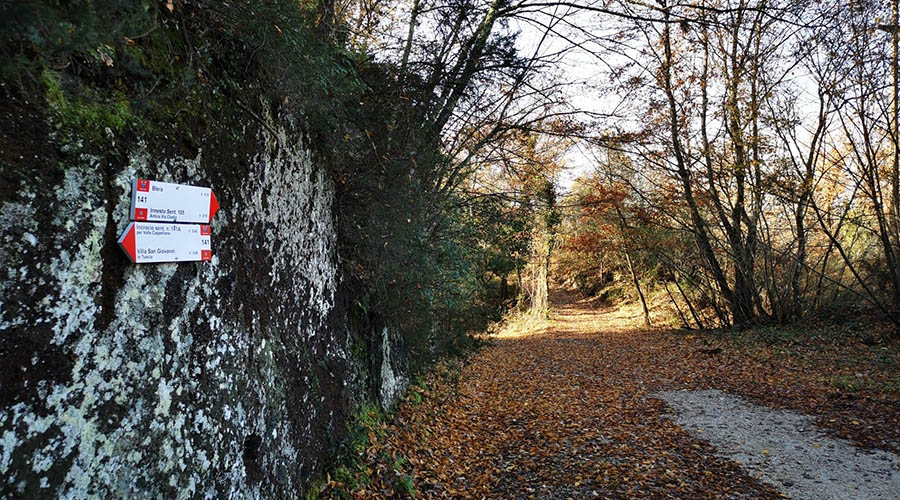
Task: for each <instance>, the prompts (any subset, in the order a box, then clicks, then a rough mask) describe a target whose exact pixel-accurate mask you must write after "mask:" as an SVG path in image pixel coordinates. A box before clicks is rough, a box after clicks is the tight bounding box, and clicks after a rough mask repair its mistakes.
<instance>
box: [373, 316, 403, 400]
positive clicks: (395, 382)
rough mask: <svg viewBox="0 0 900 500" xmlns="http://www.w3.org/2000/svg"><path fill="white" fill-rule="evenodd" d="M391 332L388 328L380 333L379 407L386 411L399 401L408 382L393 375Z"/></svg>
mask: <svg viewBox="0 0 900 500" xmlns="http://www.w3.org/2000/svg"><path fill="white" fill-rule="evenodd" d="M390 335H391V332H390V330H389V329H388V328H384V329H382V331H381V386H380V394H379V395H380V396H381V405H382V407H383V408H385V409H387V408H390V407H392V406H394V404H395V403H396V402H397V400H398V399H400V396H401V395H403V391H405V390H406V386H407V385H409V380H408V379H407V378H406V377H405V376H403V375H400V374H397V373H395V371H394V367H393V366H392V365H391V341H390Z"/></svg>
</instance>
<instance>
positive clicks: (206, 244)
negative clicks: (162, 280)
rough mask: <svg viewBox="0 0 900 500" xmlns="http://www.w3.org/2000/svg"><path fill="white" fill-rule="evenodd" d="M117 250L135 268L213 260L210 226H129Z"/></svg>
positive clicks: (156, 224) (138, 223) (145, 224)
mask: <svg viewBox="0 0 900 500" xmlns="http://www.w3.org/2000/svg"><path fill="white" fill-rule="evenodd" d="M119 246H121V247H122V250H124V251H125V253H126V254H128V258H130V259H131V262H134V263H135V264H149V263H157V262H190V261H198V260H210V259H212V236H211V234H210V230H209V226H207V225H201V224H171V223H165V222H132V223H131V224H128V227H126V228H125V232H124V233H122V236H120V237H119Z"/></svg>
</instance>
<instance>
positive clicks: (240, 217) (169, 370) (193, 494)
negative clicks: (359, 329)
mask: <svg viewBox="0 0 900 500" xmlns="http://www.w3.org/2000/svg"><path fill="white" fill-rule="evenodd" d="M47 109H48V108H47V106H46V105H42V104H35V103H28V102H26V101H25V100H24V99H22V98H13V99H8V100H7V103H6V104H5V105H3V116H2V117H0V122H2V127H3V130H2V140H3V142H2V148H0V149H2V169H3V170H2V176H0V187H2V191H3V192H2V195H0V239H2V243H0V270H2V272H3V273H5V275H4V276H3V278H2V281H0V497H2V498H298V497H300V496H301V495H302V494H303V492H304V491H305V489H306V488H307V487H308V485H309V484H310V482H311V481H312V479H314V477H315V476H316V475H317V474H319V473H320V472H321V471H322V469H323V466H324V465H326V462H327V461H328V460H329V457H331V456H332V455H333V453H334V451H335V449H336V447H337V443H338V441H339V440H340V439H341V438H342V437H343V435H344V433H345V428H346V427H345V423H346V421H347V418H348V416H349V415H350V413H351V412H352V408H353V406H354V405H355V404H358V403H360V402H361V401H363V400H365V399H367V398H368V395H369V394H370V393H371V389H369V388H371V387H385V384H383V383H382V381H381V380H367V379H365V377H367V375H365V374H366V373H371V375H369V376H370V377H379V376H382V373H383V374H385V375H384V376H389V377H390V380H389V381H388V384H387V387H390V390H389V391H388V392H390V393H391V394H390V396H391V397H396V391H395V388H394V387H393V384H396V383H397V381H398V380H399V381H402V380H403V376H402V368H400V367H399V366H398V367H391V366H388V365H384V366H383V369H381V370H361V369H359V368H358V366H359V365H360V363H359V362H358V361H357V360H355V358H354V356H353V355H351V349H350V345H351V343H352V342H351V338H350V336H351V332H349V331H348V327H347V319H346V316H347V312H346V307H345V306H344V305H343V304H344V303H346V302H347V300H346V299H345V298H344V296H343V293H342V291H341V277H340V273H339V266H338V255H337V251H336V227H335V224H336V222H335V218H334V214H333V203H334V188H333V185H332V182H331V181H330V180H329V178H328V177H327V176H326V174H325V169H324V168H323V167H322V166H321V165H319V164H318V163H317V161H316V155H315V153H314V152H312V151H311V148H310V147H308V146H307V145H306V143H305V142H304V140H303V134H302V133H300V132H298V130H299V129H300V127H298V126H296V125H295V124H293V123H292V122H291V120H290V119H288V118H284V117H280V118H278V119H275V118H272V117H271V116H270V117H269V118H265V120H266V121H267V123H266V124H265V125H263V124H261V123H257V121H258V120H253V119H250V117H245V118H246V119H244V118H242V117H241V112H240V111H239V110H238V111H235V112H234V114H233V115H232V116H231V118H229V119H228V120H226V121H228V123H227V124H225V126H223V127H222V128H221V130H219V132H216V131H215V130H213V129H212V128H210V129H209V130H208V131H207V132H205V133H203V134H200V133H198V134H195V136H194V137H192V138H191V140H190V141H185V140H182V139H181V138H179V137H175V136H174V135H175V134H173V136H171V137H167V136H166V135H165V134H162V133H158V132H157V133H154V134H153V135H152V137H151V136H149V135H148V136H143V135H142V134H141V133H140V132H136V131H134V130H130V129H129V128H128V127H125V128H124V130H117V131H114V130H111V129H109V128H107V129H105V130H100V131H96V130H91V131H84V133H83V134H82V133H81V131H78V130H66V129H65V127H63V128H60V126H59V125H58V124H57V125H54V120H53V119H52V117H51V116H50V115H49V114H47V113H49V112H48V111H46V110H47ZM270 115H271V113H270ZM261 116H264V115H261ZM229 120H230V121H229ZM161 125H162V126H163V127H164V124H161ZM238 125H240V126H239V127H238ZM98 133H99V135H100V136H101V137H102V140H97V139H96V138H95V137H96V134H98ZM80 135H82V136H84V137H91V139H86V140H85V141H84V142H82V141H80V140H79V139H78V137H79V136H80ZM136 177H141V178H149V179H155V180H162V181H170V182H179V183H186V184H194V185H202V186H211V187H212V188H213V189H214V191H215V193H216V196H217V197H218V199H219V202H220V205H221V207H222V208H221V209H220V211H219V213H218V214H217V215H216V216H215V219H214V220H213V222H212V230H213V249H214V257H213V259H212V261H211V262H206V263H180V264H159V265H133V264H131V263H130V262H129V260H128V259H127V257H126V256H125V255H124V254H123V253H122V251H121V250H120V249H119V248H118V246H117V244H116V240H117V238H118V235H119V234H120V233H121V232H122V231H123V230H124V228H125V227H126V225H127V224H128V223H129V203H130V189H131V181H132V179H134V178H136ZM385 335H387V334H385ZM371 344H374V345H369V346H368V347H367V348H368V349H369V350H370V351H373V354H374V355H375V356H376V358H373V359H379V360H381V359H385V360H387V362H390V360H391V358H392V357H391V355H389V354H388V355H385V354H384V353H382V352H379V351H381V350H382V349H386V348H388V347H389V344H388V343H387V342H385V341H383V340H382V339H375V340H373V341H372V342H371ZM357 357H358V356H357Z"/></svg>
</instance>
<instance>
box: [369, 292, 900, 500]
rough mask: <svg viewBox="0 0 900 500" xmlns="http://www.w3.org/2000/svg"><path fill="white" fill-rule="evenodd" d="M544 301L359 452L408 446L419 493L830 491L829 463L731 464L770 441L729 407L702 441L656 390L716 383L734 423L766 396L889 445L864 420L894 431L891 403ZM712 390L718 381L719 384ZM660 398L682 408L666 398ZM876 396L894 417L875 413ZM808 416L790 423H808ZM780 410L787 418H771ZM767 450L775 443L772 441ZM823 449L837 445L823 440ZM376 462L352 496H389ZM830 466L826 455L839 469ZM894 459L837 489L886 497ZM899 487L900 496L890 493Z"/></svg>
mask: <svg viewBox="0 0 900 500" xmlns="http://www.w3.org/2000/svg"><path fill="white" fill-rule="evenodd" d="M552 299H553V314H552V319H551V320H548V321H547V322H545V323H544V324H541V325H539V326H536V327H534V326H533V327H523V326H522V325H519V326H518V327H516V326H513V327H509V328H507V329H505V330H504V331H502V332H500V333H499V334H498V335H496V336H493V337H492V341H491V345H489V346H488V347H485V348H483V349H482V350H481V351H479V352H478V353H477V354H476V355H475V356H473V357H472V358H470V359H469V360H468V361H467V362H466V363H465V364H464V366H462V367H461V368H459V369H458V370H457V371H455V372H454V373H453V374H452V375H453V376H452V377H448V375H447V373H448V372H447V371H446V370H445V373H444V375H443V376H438V377H434V378H432V379H431V380H430V382H429V385H428V388H427V389H418V390H419V391H420V393H421V394H422V395H424V396H425V397H424V398H421V402H418V401H417V402H412V401H411V402H408V403H404V404H402V405H401V406H400V408H399V409H398V412H397V415H396V416H395V418H394V420H393V422H392V424H391V425H390V429H389V430H390V432H389V433H388V435H389V436H390V438H389V440H388V442H387V443H381V444H377V445H373V447H371V448H370V449H369V450H368V452H369V457H370V459H372V458H373V457H375V456H376V451H377V452H378V453H379V454H380V456H386V455H389V456H391V457H398V456H403V457H405V458H406V459H407V460H408V465H407V469H408V472H409V473H410V474H412V475H413V476H414V478H415V479H414V484H415V489H416V496H417V497H419V498H504V499H560V500H566V499H580V498H623V499H624V498H685V499H701V498H736V499H740V498H754V499H756V498H761V499H766V498H829V496H828V495H831V493H834V491H832V490H827V488H829V487H832V486H833V485H824V486H823V484H822V482H821V481H819V480H818V479H819V477H820V476H822V477H824V476H828V474H825V473H823V474H821V475H820V476H819V475H813V477H809V478H807V479H804V478H798V479H795V480H793V481H792V480H791V477H792V476H791V474H798V475H799V474H806V475H809V474H810V472H813V473H815V472H816V471H810V470H809V469H808V465H809V464H806V466H807V468H805V469H804V467H803V466H800V465H798V466H796V467H795V469H796V470H795V471H794V472H791V470H788V472H784V471H783V470H781V471H779V472H778V473H777V474H774V475H773V474H767V470H766V467H765V462H762V463H763V466H760V465H759V463H755V462H754V461H753V460H749V462H750V463H749V464H748V465H742V464H741V463H739V462H744V463H745V464H746V463H747V462H746V461H743V460H739V458H741V457H743V456H744V455H739V454H736V453H744V454H750V455H754V454H757V453H758V454H760V455H768V454H770V453H772V451H771V450H769V449H768V448H761V446H763V445H760V444H759V443H758V442H757V441H752V442H751V441H749V440H745V439H743V438H742V437H741V435H740V433H739V432H737V431H736V432H734V433H733V432H731V431H730V430H729V427H730V424H729V423H728V422H729V419H730V418H731V416H730V415H727V414H722V415H717V418H718V420H717V421H716V423H717V426H718V427H717V431H718V433H717V434H716V436H717V441H716V440H713V441H714V442H717V443H718V445H717V446H714V445H713V444H710V441H707V440H706V439H705V438H708V437H709V436H704V435H703V429H702V428H700V427H699V425H698V424H696V423H695V422H694V421H692V420H685V419H681V420H679V419H680V418H681V416H680V414H679V413H677V412H676V410H675V409H673V408H670V407H669V406H667V405H666V404H665V403H664V402H663V401H662V400H661V398H667V396H668V395H671V394H676V393H673V392H671V391H683V390H686V389H693V390H696V389H717V391H716V392H715V394H726V395H727V393H728V392H730V393H735V394H740V395H741V397H740V398H738V401H744V398H749V400H753V401H754V402H755V403H757V404H751V403H747V406H749V407H751V413H749V414H743V415H741V416H742V418H747V417H748V415H750V418H752V416H753V414H752V411H762V412H765V411H772V410H770V408H769V407H768V406H787V407H792V408H796V409H800V410H801V411H803V410H805V411H807V412H813V411H815V412H817V413H819V414H820V415H819V418H818V419H817V420H816V421H820V422H822V423H825V424H826V425H830V426H831V427H832V428H831V429H824V430H823V431H822V432H826V431H827V432H828V433H829V434H830V435H833V436H835V437H848V438H851V439H852V440H853V441H855V442H856V443H857V444H863V445H868V446H873V445H877V446H880V447H882V448H889V449H890V448H891V446H890V444H894V443H896V437H897V434H898V433H900V430H897V431H894V434H891V432H889V431H884V429H879V428H878V427H877V425H876V422H875V421H876V420H879V419H880V420H881V421H883V420H885V419H887V422H880V424H885V425H886V426H887V427H886V429H889V430H890V429H895V427H891V425H892V421H893V420H892V419H894V418H896V415H897V411H896V410H897V406H896V405H895V403H896V402H895V401H887V402H886V403H885V402H884V401H876V402H875V403H872V404H866V403H864V402H861V403H859V404H855V405H851V408H850V409H849V410H848V409H847V405H846V404H843V405H842V404H834V401H833V400H831V399H827V398H824V397H819V392H821V391H819V390H818V388H817V387H816V386H815V383H813V382H810V381H808V380H804V379H803V374H802V373H801V372H800V371H796V370H794V371H792V368H790V367H787V368H784V367H775V366H774V365H771V366H770V365H767V364H765V363H762V364H760V362H759V361H758V360H754V359H749V358H748V357H747V356H744V355H742V354H741V353H736V354H734V355H731V354H730V353H729V352H727V351H726V353H725V354H723V355H719V354H718V351H717V350H716V351H712V352H716V353H717V355H714V356H712V355H707V354H704V353H706V352H707V351H705V350H702V349H698V345H697V342H696V341H693V340H690V337H688V338H685V337H680V338H679V337H676V336H673V335H671V334H667V333H664V332H654V331H641V330H640V329H635V328H633V327H632V326H631V325H632V321H630V320H629V318H625V317H622V316H621V315H619V316H617V315H615V314H611V313H610V312H609V311H606V312H604V311H598V310H596V309H595V308H593V307H592V306H590V305H589V304H587V303H586V302H584V301H581V300H579V299H578V298H577V297H576V296H575V295H574V294H570V293H568V292H565V291H560V290H557V291H555V292H554V294H553V297H552ZM451 371H452V370H451ZM448 378H453V381H451V382H448ZM720 389H721V390H724V391H726V392H723V393H719V392H718V390H720ZM664 391H669V392H664ZM686 394H691V393H690V392H686ZM817 398H818V399H817ZM415 399H416V400H419V399H420V398H415ZM668 399H669V400H671V401H672V402H673V406H675V407H676V408H677V407H678V405H676V404H675V402H676V400H678V398H677V397H675V396H671V397H668ZM678 401H679V404H682V405H685V404H686V406H683V407H682V408H681V409H682V410H691V409H692V408H693V409H695V410H696V407H697V405H699V404H701V403H697V402H695V403H693V404H692V403H690V402H688V403H684V398H681V399H680V400H678ZM741 404H743V403H741ZM758 404H762V405H767V406H759V405H758ZM879 405H881V406H879ZM885 405H886V406H887V407H888V408H889V409H892V410H893V413H892V412H890V411H888V412H887V413H885V412H886V410H885V408H884V407H885ZM732 406H734V405H732ZM723 411H724V410H723ZM689 413H690V411H685V414H686V415H687V416H686V417H685V418H690V417H691V415H688V414H689ZM699 414H700V415H703V414H705V412H703V411H700V412H699ZM885 415H887V416H885ZM829 417H831V418H829ZM839 419H840V420H841V421H840V422H839V421H838V420H839ZM843 419H846V420H847V423H846V424H843V423H842V421H843ZM850 419H854V420H853V423H854V425H853V426H851V425H850V424H849V421H850ZM813 420H814V419H813V418H812V417H810V418H805V419H802V420H801V421H802V422H803V424H804V425H806V426H807V427H811V426H813V425H814V424H813ZM676 421H679V422H680V423H681V424H682V425H684V426H685V427H684V428H683V427H682V426H681V425H679V424H678V423H676ZM783 421H788V422H791V420H790V419H789V418H781V419H779V422H783ZM829 422H830V423H829ZM707 424H708V422H703V423H702V424H701V425H707ZM865 424H871V425H865ZM709 425H711V424H709ZM876 431H881V432H876ZM772 432H773V433H775V434H773V435H772V436H769V438H771V439H774V440H775V441H779V436H778V435H777V429H775V430H773V431H772ZM875 435H877V436H878V437H877V438H876V437H873V436H875ZM722 436H725V437H724V438H723V437H722ZM825 439H826V438H825V437H824V435H823V434H822V433H821V432H816V433H814V434H813V435H810V437H809V441H808V442H801V443H791V445H792V446H798V447H799V446H813V447H815V448H819V447H820V446H821V445H822V443H824V442H825V441H824V440H825ZM879 439H880V440H881V441H879ZM885 439H887V441H885ZM745 441H746V442H745ZM837 442H839V443H843V445H844V446H847V447H849V448H851V449H852V451H853V453H857V454H863V455H865V454H866V453H867V452H866V451H864V450H863V451H860V449H858V448H854V447H853V446H852V445H851V444H850V441H845V440H839V441H837ZM828 443H829V444H830V442H828ZM724 444H727V445H728V446H724ZM748 446H749V447H750V448H754V447H759V448H761V449H746V448H747V447H748ZM719 447H721V448H722V450H720V449H719ZM729 447H730V448H734V449H726V448H729ZM769 448H771V449H772V450H781V448H779V446H778V445H772V446H769ZM735 449H736V450H737V451H735ZM822 450H823V451H826V452H833V446H832V447H829V446H822ZM797 451H798V453H807V454H809V453H813V454H814V453H815V452H814V451H811V450H807V449H804V450H800V449H798V450H797ZM892 451H896V450H892ZM781 453H782V455H781V456H779V457H776V458H777V459H778V460H779V461H780V462H784V463H789V464H792V461H791V459H792V457H791V456H789V455H788V456H785V455H784V452H781ZM885 454H886V455H887V456H888V457H889V458H888V459H896V456H894V455H892V454H890V453H885ZM726 457H729V458H726ZM736 457H737V458H736ZM376 462H377V461H370V468H369V469H368V470H369V472H370V473H371V475H372V476H373V477H374V481H373V482H372V483H370V484H369V485H368V487H367V488H366V487H363V488H361V489H358V490H357V491H356V492H355V493H353V496H354V497H359V498H394V497H397V496H401V495H400V494H399V493H397V491H395V490H396V488H393V487H392V486H391V485H392V484H393V485H396V484H397V483H396V476H395V479H394V480H393V481H392V480H391V479H389V478H388V476H390V475H391V474H395V475H396V474H397V472H396V471H391V470H390V468H389V467H385V466H384V464H379V463H376ZM837 462H838V461H836V460H832V461H831V462H828V463H830V464H831V466H834V467H839V466H841V465H840V463H837ZM879 463H882V462H879ZM896 463H897V462H893V464H892V463H890V462H884V463H883V464H884V467H882V468H881V469H880V470H878V471H872V475H869V474H867V477H869V480H870V481H874V482H875V484H876V485H877V488H876V489H875V490H873V491H874V493H872V491H869V490H866V489H865V488H864V489H863V490H859V485H858V484H856V485H849V486H850V487H856V489H855V490H854V489H851V490H849V491H850V492H851V493H849V494H848V496H846V498H891V496H890V493H889V495H888V496H887V497H883V496H880V494H879V492H884V491H888V492H890V491H891V488H892V486H891V485H892V484H896V481H897V480H898V477H900V470H897V468H896ZM791 466H792V465H788V467H789V468H790V467H791ZM853 466H854V464H850V465H848V467H850V469H849V470H850V472H848V473H849V474H851V475H852V473H853V471H854V470H856V471H858V472H860V474H862V473H867V472H869V471H863V470H859V465H858V464H857V465H856V467H857V469H853ZM844 472H846V471H844ZM844 472H842V474H843V473H844ZM831 476H834V475H833V474H832V475H831ZM831 476H829V477H831ZM840 477H841V478H846V476H840ZM891 481H893V483H892V482H891ZM826 482H827V478H826ZM798 485H799V486H798ZM838 486H840V485H838ZM844 486H848V485H844ZM823 488H825V489H823ZM835 491H841V490H840V489H838V490H835ZM826 493H827V495H826ZM896 493H897V498H900V490H897V492H896Z"/></svg>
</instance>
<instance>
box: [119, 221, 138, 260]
mask: <svg viewBox="0 0 900 500" xmlns="http://www.w3.org/2000/svg"><path fill="white" fill-rule="evenodd" d="M119 246H121V247H122V250H125V253H126V254H128V258H129V259H131V262H137V251H136V250H135V247H136V245H135V243H134V223H133V222H132V223H131V224H129V225H128V227H127V228H125V234H123V235H122V237H121V238H119Z"/></svg>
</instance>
